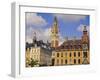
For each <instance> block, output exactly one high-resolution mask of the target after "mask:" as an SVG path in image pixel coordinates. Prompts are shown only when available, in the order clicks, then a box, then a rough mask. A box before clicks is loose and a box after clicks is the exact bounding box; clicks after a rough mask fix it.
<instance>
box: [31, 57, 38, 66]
mask: <svg viewBox="0 0 100 80" xmlns="http://www.w3.org/2000/svg"><path fill="white" fill-rule="evenodd" d="M30 65H31V67H34V66H35V65H38V61H37V60H36V61H35V60H34V59H32V58H31V62H30Z"/></svg>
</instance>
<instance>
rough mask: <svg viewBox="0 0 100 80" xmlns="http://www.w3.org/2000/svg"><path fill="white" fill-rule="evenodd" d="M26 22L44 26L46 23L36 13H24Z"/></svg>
mask: <svg viewBox="0 0 100 80" xmlns="http://www.w3.org/2000/svg"><path fill="white" fill-rule="evenodd" d="M26 23H27V25H31V26H32V25H33V26H36V27H38V26H41V27H42V26H45V25H47V22H46V20H45V19H44V18H43V17H42V16H39V15H38V14H36V13H26Z"/></svg>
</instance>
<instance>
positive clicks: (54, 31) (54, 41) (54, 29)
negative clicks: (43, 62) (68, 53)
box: [51, 16, 59, 48]
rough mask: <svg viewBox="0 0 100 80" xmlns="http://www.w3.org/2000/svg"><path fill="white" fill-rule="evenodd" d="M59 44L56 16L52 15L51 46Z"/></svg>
mask: <svg viewBox="0 0 100 80" xmlns="http://www.w3.org/2000/svg"><path fill="white" fill-rule="evenodd" d="M58 45H59V36H58V21H57V17H56V16H55V17H54V22H53V26H52V28H51V47H54V48H56V47H58Z"/></svg>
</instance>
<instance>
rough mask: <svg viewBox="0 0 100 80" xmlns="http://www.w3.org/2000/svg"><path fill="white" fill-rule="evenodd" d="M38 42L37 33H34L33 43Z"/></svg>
mask: <svg viewBox="0 0 100 80" xmlns="http://www.w3.org/2000/svg"><path fill="white" fill-rule="evenodd" d="M36 40H37V38H36V32H33V43H34V42H35V41H36Z"/></svg>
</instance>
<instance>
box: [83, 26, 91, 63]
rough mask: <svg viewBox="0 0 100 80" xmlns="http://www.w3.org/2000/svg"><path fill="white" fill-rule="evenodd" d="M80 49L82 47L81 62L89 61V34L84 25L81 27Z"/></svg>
mask: <svg viewBox="0 0 100 80" xmlns="http://www.w3.org/2000/svg"><path fill="white" fill-rule="evenodd" d="M82 49H83V64H88V63H89V62H90V61H89V36H88V32H87V28H86V26H84V29H83V36H82Z"/></svg>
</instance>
